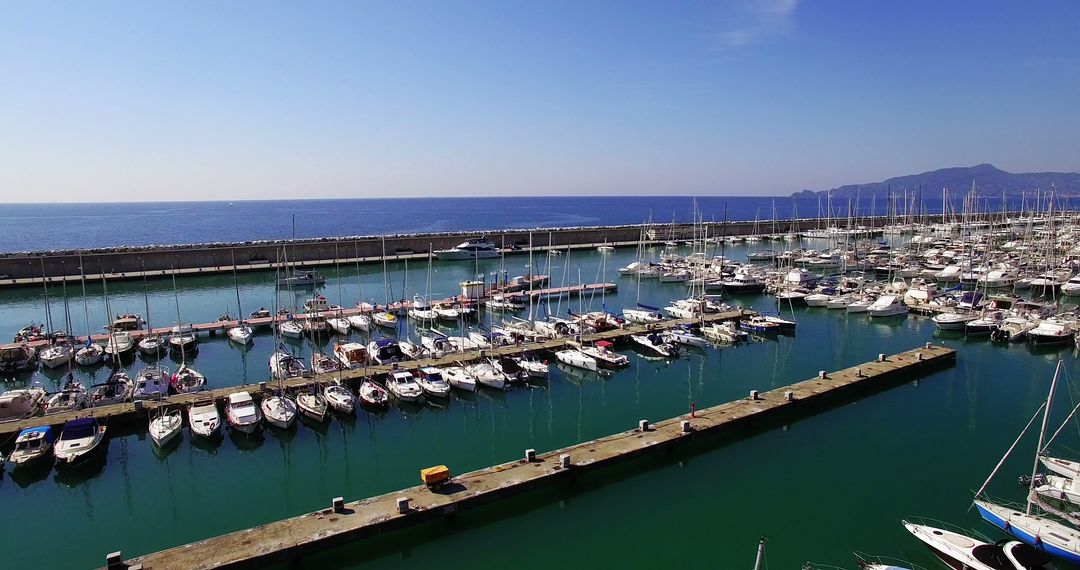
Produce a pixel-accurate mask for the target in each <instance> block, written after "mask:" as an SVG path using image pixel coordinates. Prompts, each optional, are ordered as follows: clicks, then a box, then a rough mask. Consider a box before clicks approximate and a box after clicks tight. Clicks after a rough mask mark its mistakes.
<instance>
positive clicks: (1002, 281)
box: [975, 269, 1016, 289]
mask: <svg viewBox="0 0 1080 570" xmlns="http://www.w3.org/2000/svg"><path fill="white" fill-rule="evenodd" d="M1015 283H1016V274H1015V273H1013V272H1012V271H1009V270H1007V269H992V270H990V271H987V272H986V273H984V274H983V275H982V276H980V277H979V278H978V280H977V281H976V283H975V285H976V287H982V288H984V289H1001V288H1004V287H1012V286H1013V285H1014V284H1015Z"/></svg>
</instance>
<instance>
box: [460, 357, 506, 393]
mask: <svg viewBox="0 0 1080 570" xmlns="http://www.w3.org/2000/svg"><path fill="white" fill-rule="evenodd" d="M465 370H466V372H468V373H469V375H470V376H472V377H473V378H474V379H475V380H476V382H477V383H478V384H480V385H482V386H487V387H488V388H494V389H496V390H505V389H506V376H504V375H502V374H500V373H499V371H498V370H495V367H494V366H492V365H491V363H490V362H478V363H476V364H471V365H469V366H466V367H465Z"/></svg>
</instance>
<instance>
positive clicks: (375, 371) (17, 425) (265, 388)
mask: <svg viewBox="0 0 1080 570" xmlns="http://www.w3.org/2000/svg"><path fill="white" fill-rule="evenodd" d="M755 314H757V313H755V312H754V311H748V310H743V309H740V310H734V311H727V312H721V313H710V314H707V315H705V316H704V318H703V319H666V320H664V321H661V322H658V323H652V324H649V325H641V324H635V325H628V326H625V327H623V328H618V329H612V330H609V331H604V332H599V333H592V334H586V335H581V342H583V343H592V342H596V341H598V340H609V341H610V340H617V339H620V338H625V337H629V336H630V335H634V334H642V333H645V332H648V331H653V330H663V329H669V328H673V327H677V326H681V325H686V324H693V323H700V322H702V320H704V322H719V321H730V320H735V319H741V318H743V317H747V316H751V315H755ZM573 342H577V341H576V339H572V338H556V339H549V340H543V341H538V342H526V343H522V344H514V345H506V346H500V347H496V348H489V349H484V350H481V351H475V350H474V351H470V352H456V353H453V354H448V355H446V356H442V357H440V358H425V359H421V360H406V361H402V362H398V363H394V364H381V365H375V366H368V367H366V368H359V369H356V370H343V371H341V372H335V373H331V374H323V375H310V376H298V377H295V378H289V379H287V380H283V381H281V382H280V383H279V382H278V381H277V380H267V381H266V382H260V383H258V384H242V385H239V386H230V387H227V388H217V389H214V390H203V391H201V392H194V393H191V394H175V395H172V396H169V397H168V398H165V399H163V400H161V401H160V402H158V401H157V400H143V401H139V402H126V403H123V404H112V405H109V406H101V407H94V408H84V409H82V410H77V411H72V412H63V413H59V414H53V415H47V416H34V417H31V418H26V419H21V420H11V421H5V422H0V441H5V438H7V436H11V435H13V434H17V433H18V432H19V431H21V430H23V429H26V428H30V427H37V426H43V425H52V426H61V425H63V424H64V423H65V422H67V421H69V420H74V419H78V418H86V417H92V418H95V419H97V420H98V421H100V422H102V423H105V424H107V425H115V424H118V423H120V424H123V423H132V422H144V423H145V422H147V421H148V420H147V418H148V414H149V413H150V411H152V410H155V409H157V407H158V406H163V407H165V408H174V407H185V406H187V405H188V404H190V403H192V402H194V401H195V400H201V399H206V398H213V399H215V400H224V399H226V398H227V397H228V396H229V394H232V393H234V392H245V391H246V392H249V393H251V395H252V397H254V398H256V399H261V398H262V396H263V395H264V394H269V393H271V391H273V390H276V389H278V388H279V386H281V387H284V388H285V389H287V390H291V389H297V388H303V387H306V386H310V385H312V384H313V383H314V382H316V381H317V382H321V383H323V384H327V383H329V382H331V381H334V380H340V381H341V382H343V383H345V384H348V385H349V386H350V387H351V388H353V389H354V390H355V388H356V387H357V386H358V385H359V384H360V382H362V381H363V380H364V379H365V378H373V377H377V376H380V375H384V374H389V373H390V372H391V371H392V370H395V369H401V370H416V369H419V368H421V367H424V366H438V367H444V366H454V365H456V364H459V363H468V362H472V361H475V360H479V359H481V358H490V357H498V356H504V355H519V354H522V353H523V352H545V351H556V350H560V349H562V348H565V347H566V346H568V345H570V344H571V343H573ZM6 441H10V442H11V444H13V443H14V439H13V438H9V439H6Z"/></svg>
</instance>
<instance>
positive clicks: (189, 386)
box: [169, 364, 206, 394]
mask: <svg viewBox="0 0 1080 570" xmlns="http://www.w3.org/2000/svg"><path fill="white" fill-rule="evenodd" d="M169 387H170V388H172V391H173V393H175V394H191V393H192V392H198V391H199V390H202V389H204V388H206V376H203V374H202V373H201V372H199V371H198V370H195V369H194V368H192V367H190V366H188V365H187V364H181V365H180V368H177V369H176V372H174V373H173V375H172V379H171V380H170V381H169Z"/></svg>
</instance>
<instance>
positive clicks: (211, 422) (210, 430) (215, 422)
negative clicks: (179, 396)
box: [187, 398, 221, 437]
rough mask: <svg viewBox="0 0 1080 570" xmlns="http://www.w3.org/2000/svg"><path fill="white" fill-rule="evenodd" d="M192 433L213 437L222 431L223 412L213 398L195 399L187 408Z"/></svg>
mask: <svg viewBox="0 0 1080 570" xmlns="http://www.w3.org/2000/svg"><path fill="white" fill-rule="evenodd" d="M187 416H188V426H189V427H190V428H191V433H192V434H193V435H197V436H200V437H213V436H215V435H217V434H218V433H220V431H221V412H219V411H218V407H217V402H215V401H214V399H213V398H204V399H199V400H195V401H194V402H192V403H191V405H189V406H188V409H187Z"/></svg>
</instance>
